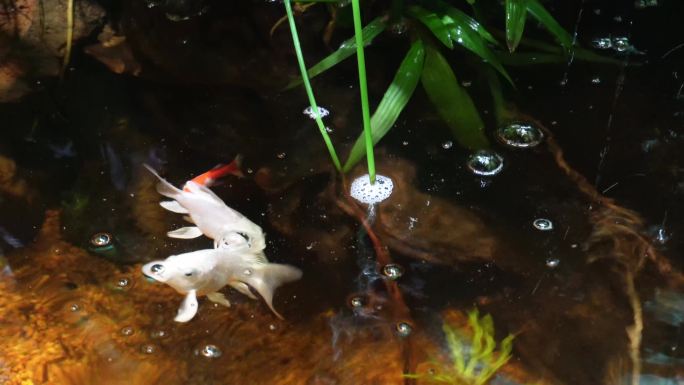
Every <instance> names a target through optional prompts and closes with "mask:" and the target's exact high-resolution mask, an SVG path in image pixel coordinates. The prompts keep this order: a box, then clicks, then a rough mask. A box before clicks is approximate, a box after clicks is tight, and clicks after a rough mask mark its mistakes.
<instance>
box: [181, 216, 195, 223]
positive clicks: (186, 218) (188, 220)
mask: <svg viewBox="0 0 684 385" xmlns="http://www.w3.org/2000/svg"><path fill="white" fill-rule="evenodd" d="M183 219H185V221H186V222H190V223H192V224H194V223H195V221H193V220H192V218H190V216H189V215H183Z"/></svg>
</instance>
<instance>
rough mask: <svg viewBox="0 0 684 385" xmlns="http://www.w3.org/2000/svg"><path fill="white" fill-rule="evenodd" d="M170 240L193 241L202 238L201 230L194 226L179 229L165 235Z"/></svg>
mask: <svg viewBox="0 0 684 385" xmlns="http://www.w3.org/2000/svg"><path fill="white" fill-rule="evenodd" d="M166 235H168V236H169V237H170V238H180V239H193V238H197V237H201V236H202V230H200V229H199V227H195V226H186V227H181V228H180V229H176V230H173V231H169V232H168V233H166Z"/></svg>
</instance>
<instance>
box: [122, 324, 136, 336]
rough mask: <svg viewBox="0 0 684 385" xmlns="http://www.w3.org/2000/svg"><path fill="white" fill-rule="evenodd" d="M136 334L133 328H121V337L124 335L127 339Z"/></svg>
mask: <svg viewBox="0 0 684 385" xmlns="http://www.w3.org/2000/svg"><path fill="white" fill-rule="evenodd" d="M134 332H135V330H134V329H133V327H132V326H124V327H122V328H121V335H124V336H126V337H128V336H132V335H133V333H134Z"/></svg>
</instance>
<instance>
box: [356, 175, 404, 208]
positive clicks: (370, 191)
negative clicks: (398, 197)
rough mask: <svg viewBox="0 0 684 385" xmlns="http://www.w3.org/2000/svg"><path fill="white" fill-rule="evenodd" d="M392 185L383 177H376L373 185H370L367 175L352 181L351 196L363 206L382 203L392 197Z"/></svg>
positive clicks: (390, 181)
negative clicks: (363, 204)
mask: <svg viewBox="0 0 684 385" xmlns="http://www.w3.org/2000/svg"><path fill="white" fill-rule="evenodd" d="M393 189H394V183H393V182H392V179H390V178H388V177H386V176H384V175H376V176H375V183H374V184H371V182H370V176H369V175H368V174H365V175H361V176H360V177H358V178H356V179H354V182H352V185H351V192H350V193H351V196H352V197H353V198H354V199H356V200H357V201H359V202H362V203H365V204H369V205H371V204H375V203H380V202H382V201H384V200H385V199H387V198H389V196H390V195H392V190H393Z"/></svg>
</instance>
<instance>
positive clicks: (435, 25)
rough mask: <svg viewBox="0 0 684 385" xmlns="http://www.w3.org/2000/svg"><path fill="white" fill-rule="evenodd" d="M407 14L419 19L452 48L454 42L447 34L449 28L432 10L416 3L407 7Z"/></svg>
mask: <svg viewBox="0 0 684 385" xmlns="http://www.w3.org/2000/svg"><path fill="white" fill-rule="evenodd" d="M408 13H409V15H411V16H413V17H415V18H416V19H418V20H420V22H421V23H423V24H425V26H426V27H428V29H429V30H430V31H431V32H432V33H433V34H434V35H435V37H436V38H437V39H438V40H439V41H441V42H442V43H443V44H444V45H445V46H447V47H448V48H449V49H453V48H454V43H453V42H452V41H451V37H450V36H449V29H448V28H447V27H446V25H444V23H443V22H442V19H441V18H440V17H439V16H437V14H435V13H434V12H430V11H428V10H426V9H425V8H423V7H420V6H418V5H412V6H410V7H409V8H408Z"/></svg>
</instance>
